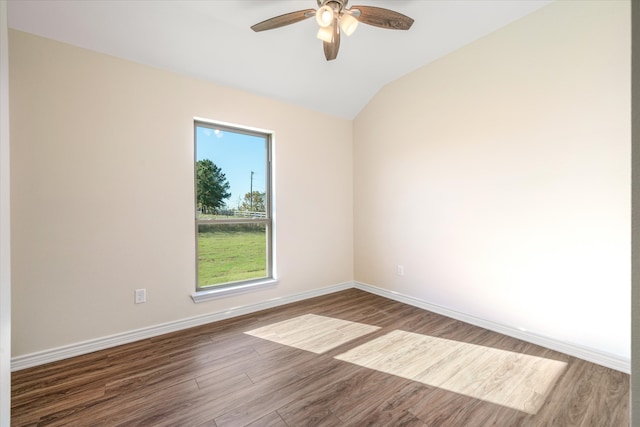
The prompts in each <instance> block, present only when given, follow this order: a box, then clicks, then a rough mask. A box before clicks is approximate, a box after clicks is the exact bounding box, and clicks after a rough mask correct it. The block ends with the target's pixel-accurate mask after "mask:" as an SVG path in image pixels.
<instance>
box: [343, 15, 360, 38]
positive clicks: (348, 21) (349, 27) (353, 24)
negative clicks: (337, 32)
mask: <svg viewBox="0 0 640 427" xmlns="http://www.w3.org/2000/svg"><path fill="white" fill-rule="evenodd" d="M340 28H342V31H343V32H344V33H345V34H346V35H347V36H350V35H351V34H353V32H354V31H355V30H356V28H358V20H357V19H356V18H354V17H353V16H351V15H350V14H348V13H344V14H342V16H341V17H340Z"/></svg>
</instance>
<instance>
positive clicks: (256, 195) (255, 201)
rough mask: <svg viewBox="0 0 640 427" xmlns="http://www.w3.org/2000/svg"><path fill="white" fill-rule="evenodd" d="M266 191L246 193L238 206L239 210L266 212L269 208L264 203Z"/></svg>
mask: <svg viewBox="0 0 640 427" xmlns="http://www.w3.org/2000/svg"><path fill="white" fill-rule="evenodd" d="M264 196H265V194H264V193H261V192H259V191H254V192H253V193H247V194H245V195H244V200H243V201H242V203H241V204H240V206H238V210H241V211H250V212H266V211H267V209H266V207H265V204H264Z"/></svg>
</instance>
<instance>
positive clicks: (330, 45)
mask: <svg viewBox="0 0 640 427" xmlns="http://www.w3.org/2000/svg"><path fill="white" fill-rule="evenodd" d="M322 45H323V47H324V57H325V58H327V61H333V60H334V59H336V58H337V57H338V50H339V49H340V27H338V25H336V23H335V22H334V24H333V40H332V41H331V42H322Z"/></svg>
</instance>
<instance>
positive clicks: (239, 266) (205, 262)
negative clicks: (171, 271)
mask: <svg viewBox="0 0 640 427" xmlns="http://www.w3.org/2000/svg"><path fill="white" fill-rule="evenodd" d="M265 277H267V226H266V225H265V224H199V225H198V287H200V288H204V287H208V286H216V285H220V284H223V283H229V282H237V281H241V280H250V279H260V278H265Z"/></svg>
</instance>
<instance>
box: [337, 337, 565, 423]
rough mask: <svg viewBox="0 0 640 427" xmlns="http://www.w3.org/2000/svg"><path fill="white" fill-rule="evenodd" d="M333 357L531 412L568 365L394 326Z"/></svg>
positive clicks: (536, 410)
mask: <svg viewBox="0 0 640 427" xmlns="http://www.w3.org/2000/svg"><path fill="white" fill-rule="evenodd" d="M336 359H339V360H343V361H346V362H350V363H354V364H356V365H360V366H363V367H367V368H370V369H375V370H377V371H381V372H385V373H388V374H392V375H396V376H400V377H403V378H407V379H410V380H413V381H419V382H421V383H423V384H427V385H429V386H433V387H438V388H441V389H445V390H448V391H452V392H455V393H459V394H463V395H466V396H469V397H473V398H476V399H480V400H483V401H487V402H491V403H495V404H498V405H503V406H506V407H509V408H512V409H517V410H519V411H523V412H527V413H529V414H535V413H537V412H538V410H539V409H540V407H541V406H542V404H543V403H544V401H545V398H546V396H547V394H548V393H549V392H550V391H551V389H552V388H553V385H554V384H555V382H556V380H557V379H558V378H559V377H560V375H561V374H562V372H563V371H564V370H565V368H566V366H567V364H566V363H565V362H561V361H558V360H552V359H546V358H542V357H536V356H530V355H527V354H521V353H515V352H511V351H506V350H500V349H496V348H491V347H484V346H479V345H475V344H468V343H464V342H459V341H452V340H447V339H442V338H436V337H431V336H427V335H421V334H416V333H411V332H405V331H399V330H396V331H393V332H390V333H388V334H386V335H384V336H382V337H379V338H376V339H374V340H372V341H370V342H368V343H366V344H363V345H360V346H358V347H356V348H354V349H352V350H350V351H348V352H346V353H343V354H341V355H339V356H336Z"/></svg>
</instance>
